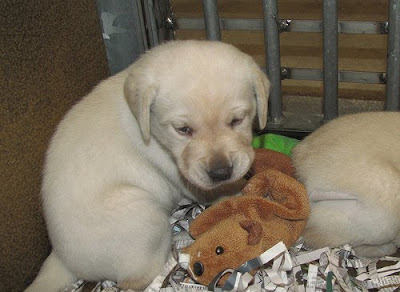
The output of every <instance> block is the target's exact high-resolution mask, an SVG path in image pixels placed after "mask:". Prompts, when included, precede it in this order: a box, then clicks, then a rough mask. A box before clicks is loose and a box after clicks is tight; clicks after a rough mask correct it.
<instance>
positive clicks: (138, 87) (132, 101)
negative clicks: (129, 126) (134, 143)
mask: <svg viewBox="0 0 400 292" xmlns="http://www.w3.org/2000/svg"><path fill="white" fill-rule="evenodd" d="M137 75H138V74H137V73H136V71H135V70H133V71H132V72H131V73H130V74H129V76H128V77H127V78H126V81H125V88H124V91H125V98H126V101H127V102H128V105H129V107H130V109H131V111H132V113H133V115H134V116H135V118H136V120H137V121H138V124H139V127H140V131H141V133H142V137H143V140H144V141H145V142H148V141H149V140H150V107H151V105H152V103H153V102H154V99H155V97H156V95H157V93H158V87H157V86H156V85H155V84H148V82H146V81H145V80H141V79H140V78H138V76H137Z"/></svg>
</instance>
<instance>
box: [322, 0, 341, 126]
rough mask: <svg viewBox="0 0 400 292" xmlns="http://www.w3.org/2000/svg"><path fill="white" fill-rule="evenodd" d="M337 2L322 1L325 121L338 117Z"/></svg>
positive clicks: (331, 0)
mask: <svg viewBox="0 0 400 292" xmlns="http://www.w3.org/2000/svg"><path fill="white" fill-rule="evenodd" d="M337 8H338V5H337V0H329V1H326V0H325V1H323V39H324V40H323V64H324V69H323V71H324V97H323V113H324V119H325V120H332V119H334V118H336V117H337V116H338V112H339V110H338V16H337Z"/></svg>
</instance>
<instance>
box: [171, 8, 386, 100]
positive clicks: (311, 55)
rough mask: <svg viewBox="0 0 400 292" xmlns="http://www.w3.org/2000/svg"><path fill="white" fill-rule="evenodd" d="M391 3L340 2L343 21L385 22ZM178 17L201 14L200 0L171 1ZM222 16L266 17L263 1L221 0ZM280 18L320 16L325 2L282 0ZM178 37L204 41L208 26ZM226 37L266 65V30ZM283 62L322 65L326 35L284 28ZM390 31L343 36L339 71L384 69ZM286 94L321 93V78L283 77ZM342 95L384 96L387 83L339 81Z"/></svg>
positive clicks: (225, 33) (181, 32)
mask: <svg viewBox="0 0 400 292" xmlns="http://www.w3.org/2000/svg"><path fill="white" fill-rule="evenodd" d="M387 2H388V1H387V0H385V1H383V0H377V1H372V0H364V1H363V0H346V1H339V11H338V15H339V20H357V21H386V20H387V9H388V3H387ZM172 5H173V12H174V13H175V16H176V17H178V18H179V17H203V12H202V11H203V10H202V9H203V8H202V1H200V0H173V1H172ZM218 10H219V15H220V18H262V0H234V1H233V0H230V1H229V0H219V1H218ZM279 18H281V19H309V20H320V19H321V18H322V0H304V1H300V0H297V1H294V0H281V1H279ZM176 38H177V39H193V38H195V39H205V31H204V30H180V29H179V28H178V29H177V31H176ZM222 40H223V41H224V42H227V43H231V44H233V45H235V46H237V47H238V48H239V49H241V50H242V51H244V52H246V53H248V54H250V55H252V56H253V57H254V58H255V60H256V61H257V62H258V63H259V64H260V65H261V66H265V54H264V51H265V48H264V34H263V32H262V31H232V30H229V31H228V30H224V31H222ZM280 42H281V65H282V66H284V67H294V68H316V69H322V34H320V33H294V32H290V33H288V32H285V33H282V34H281V35H280ZM386 51H387V36H386V35H362V34H341V35H339V70H349V71H366V72H385V71H386ZM282 84H283V94H284V95H306V96H307V95H310V96H322V92H323V89H322V82H319V81H301V80H284V81H283V83H282ZM339 96H340V97H341V98H355V99H372V100H383V98H384V96H385V86H384V85H372V84H356V83H340V84H339Z"/></svg>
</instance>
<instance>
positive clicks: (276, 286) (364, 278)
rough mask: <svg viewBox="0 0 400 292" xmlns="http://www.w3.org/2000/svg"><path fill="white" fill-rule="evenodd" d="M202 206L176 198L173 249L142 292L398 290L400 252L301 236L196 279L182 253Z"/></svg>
mask: <svg viewBox="0 0 400 292" xmlns="http://www.w3.org/2000/svg"><path fill="white" fill-rule="evenodd" d="M205 208H206V207H205V206H203V205H199V204H196V203H193V202H191V201H189V200H183V201H181V202H180V204H179V207H178V208H177V209H176V210H175V211H174V212H173V214H172V216H171V218H170V223H171V227H172V234H173V241H172V255H171V257H170V258H169V260H168V262H167V263H166V264H165V267H164V270H163V272H162V273H160V274H159V275H158V276H157V277H156V278H155V279H154V280H153V282H152V283H151V284H150V285H149V286H148V287H147V288H146V289H145V291H144V292H199V291H215V292H221V291H232V292H241V291H246V292H258V291H265V292H270V291H271V292H272V291H276V292H285V291H287V292H297V291H298V292H325V291H326V292H334V291H335V292H339V291H340V292H342V291H344V292H352V291H356V292H366V291H382V292H400V258H398V257H389V256H387V257H382V258H379V259H369V258H362V257H359V256H357V255H356V254H355V253H354V251H353V249H352V248H351V246H349V245H345V246H342V247H339V248H328V247H325V248H322V249H318V250H311V249H309V248H307V247H306V246H305V244H304V243H303V241H302V239H301V238H300V239H299V240H298V241H297V243H296V244H295V245H294V246H293V247H291V248H290V249H287V247H286V246H285V245H284V244H283V243H282V242H279V243H277V244H276V245H275V246H273V247H271V248H270V249H268V250H267V251H265V252H264V253H263V254H261V255H259V256H258V257H256V258H254V259H251V260H249V261H248V262H246V263H244V264H243V265H242V266H240V267H239V268H237V269H229V270H226V271H222V272H221V274H220V277H219V278H218V279H216V280H215V281H214V282H213V283H211V284H210V285H209V286H208V287H207V286H203V285H199V284H197V283H196V282H195V281H194V280H193V279H191V277H190V276H189V274H188V273H187V271H186V270H185V269H184V267H185V264H186V265H187V259H185V256H180V255H181V250H182V249H183V248H184V247H186V246H188V245H190V244H191V243H192V242H193V239H192V238H191V237H190V235H189V232H188V231H189V225H190V222H191V221H192V220H194V218H196V217H197V216H198V215H199V214H200V213H201V212H202V211H203V210H205ZM250 271H252V273H250ZM225 274H229V275H230V276H229V278H228V280H227V281H226V282H225V284H224V286H223V287H217V285H216V283H215V282H218V280H219V279H220V278H221V277H222V276H223V275H225ZM86 284H87V283H86V282H85V281H83V280H80V281H78V282H76V283H73V284H71V285H69V286H68V287H67V288H65V290H64V291H63V292H83V291H84V290H83V289H84V288H85V285H86ZM85 291H88V290H87V289H86V290H85ZM90 291H92V292H134V291H132V290H125V291H124V290H121V289H119V288H118V287H117V284H116V283H114V282H112V281H102V282H99V283H97V284H96V286H95V288H93V289H92V290H90Z"/></svg>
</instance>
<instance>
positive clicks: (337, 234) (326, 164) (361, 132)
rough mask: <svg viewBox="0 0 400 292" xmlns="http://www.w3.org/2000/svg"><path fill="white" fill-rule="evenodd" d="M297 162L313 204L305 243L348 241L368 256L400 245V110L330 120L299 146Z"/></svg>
mask: <svg viewBox="0 0 400 292" xmlns="http://www.w3.org/2000/svg"><path fill="white" fill-rule="evenodd" d="M293 162H294V166H295V169H296V172H297V175H298V177H299V179H300V180H301V181H302V182H303V183H304V184H305V186H306V188H307V191H308V193H309V198H310V202H311V217H310V219H309V222H308V225H307V228H306V231H305V233H304V237H305V241H306V243H308V244H309V245H311V246H313V247H316V248H318V247H323V246H338V245H343V244H346V243H348V244H351V245H352V246H353V247H355V251H356V253H357V254H359V255H363V256H369V257H376V256H382V255H389V254H392V253H394V252H395V251H396V248H398V247H400V113H398V112H376V113H362V114H354V115H348V116H344V117H342V118H338V119H336V120H334V121H332V122H329V123H328V124H326V125H324V126H322V127H321V128H320V129H318V130H316V131H315V132H314V133H312V134H311V135H310V136H308V137H307V138H305V139H304V140H303V141H302V142H301V143H300V144H299V145H298V146H297V147H296V148H295V149H294V152H293Z"/></svg>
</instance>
